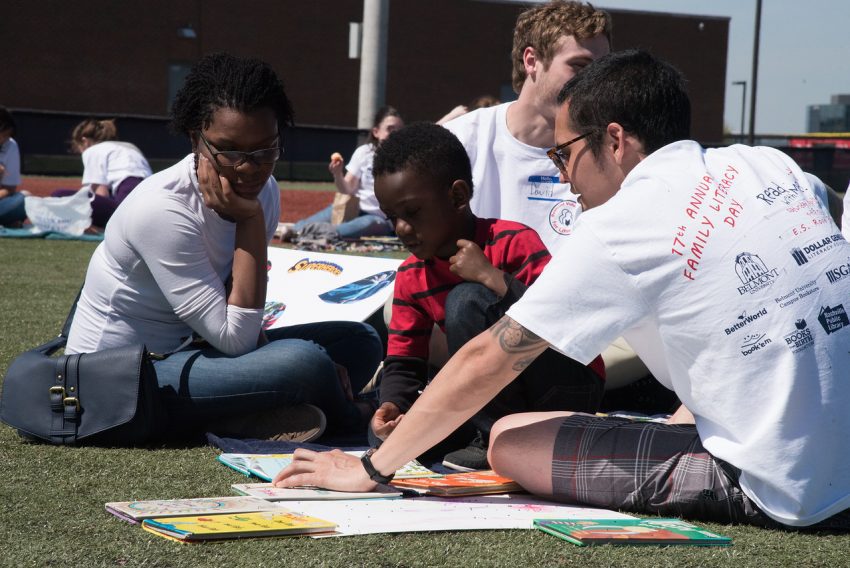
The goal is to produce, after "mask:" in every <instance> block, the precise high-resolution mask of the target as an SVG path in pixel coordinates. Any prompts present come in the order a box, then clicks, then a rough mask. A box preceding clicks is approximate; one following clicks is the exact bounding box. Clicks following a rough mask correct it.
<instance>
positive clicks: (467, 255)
mask: <svg viewBox="0 0 850 568" xmlns="http://www.w3.org/2000/svg"><path fill="white" fill-rule="evenodd" d="M449 263H450V265H451V266H450V267H449V270H451V271H452V272H453V273H455V274H457V275H458V276H460V277H461V278H463V279H464V280H466V281H467V282H478V283H479V284H483V285H484V286H486V287H487V288H489V289H490V290H492V291H493V292H495V293H496V295H498V296H499V297H501V296H504V295H505V293H506V292H507V291H508V286H507V284H505V278H504V273H503V272H502V271H501V270H499V269H498V268H496V267H495V266H493V265H492V264H490V261H489V260H487V257H486V256H484V252H483V251H482V250H481V247H479V246H478V245H477V244H475V243H473V242H472V241H467V240H466V239H460V240H459V241H458V242H457V252H456V253H455V255H454V256H453V257H451V258H450V259H449Z"/></svg>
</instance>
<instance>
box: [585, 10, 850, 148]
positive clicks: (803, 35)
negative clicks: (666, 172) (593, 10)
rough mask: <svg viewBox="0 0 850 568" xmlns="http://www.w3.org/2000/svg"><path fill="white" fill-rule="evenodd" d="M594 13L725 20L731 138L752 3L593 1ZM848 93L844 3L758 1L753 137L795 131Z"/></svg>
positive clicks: (848, 16) (848, 30)
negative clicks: (817, 108)
mask: <svg viewBox="0 0 850 568" xmlns="http://www.w3.org/2000/svg"><path fill="white" fill-rule="evenodd" d="M592 3H593V5H594V6H596V7H598V8H621V9H628V10H643V11H652V12H655V11H658V12H672V13H677V14H701V15H706V16H728V17H730V18H731V20H730V22H729V47H728V64H727V70H726V105H725V115H724V122H725V123H726V125H727V126H728V127H729V128H730V129H731V130H732V132H734V133H737V132H738V131H739V130H740V124H741V87H740V86H732V84H731V83H732V81H741V80H743V81H746V82H747V111H746V112H747V116H746V126H745V127H746V128H749V120H750V118H749V105H750V102H749V97H750V94H749V90H750V88H751V85H750V83H751V81H750V76H751V74H752V58H753V35H754V29H755V11H756V10H755V7H756V2H755V0H702V1H697V0H596V1H593V2H592ZM840 93H847V94H850V0H763V2H762V14H761V42H760V47H759V76H758V92H757V99H756V124H755V129H756V133H761V134H768V133H770V134H781V133H789V134H791V133H800V132H805V129H806V106H807V105H812V104H825V103H829V101H830V96H831V95H834V94H840Z"/></svg>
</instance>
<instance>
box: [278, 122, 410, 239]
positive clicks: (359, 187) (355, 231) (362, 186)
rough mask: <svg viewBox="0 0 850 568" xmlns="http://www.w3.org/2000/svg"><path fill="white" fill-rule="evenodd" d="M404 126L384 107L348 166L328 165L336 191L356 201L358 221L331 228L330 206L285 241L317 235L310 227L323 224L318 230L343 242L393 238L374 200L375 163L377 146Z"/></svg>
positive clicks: (293, 230) (335, 162) (336, 161)
mask: <svg viewBox="0 0 850 568" xmlns="http://www.w3.org/2000/svg"><path fill="white" fill-rule="evenodd" d="M402 126H404V121H403V120H402V118H401V114H399V112H398V111H397V110H396V109H395V108H393V107H391V106H385V107H383V108H381V109H379V110H378V112H377V113H375V120H374V121H373V123H372V129H371V130H370V131H369V141H368V142H367V143H366V144H363V145H362V146H359V147H358V148H357V149H356V150H355V151H354V154H352V156H351V159H350V160H349V161H348V165H346V164H345V162H344V161H343V160H342V159H341V158H338V159H332V160H331V161H330V163H329V164H328V171H330V173H331V175H333V178H334V184H335V185H336V189H337V191H338V192H339V193H342V194H344V195H351V196H355V197H356V198H357V202H358V207H359V212H358V215H357V216H356V217H354V218H353V219H351V220H349V221H345V222H343V223H340V224H338V225H330V224H329V223H330V222H331V214H332V211H333V205H328V206H327V207H326V208H324V209H322V210H321V211H319V212H318V213H314V214H313V215H311V216H310V217H307V218H306V219H302V220H300V221H298V222H297V223H295V225H293V226H292V227H291V228H289V229H288V231H289V232H288V233H286V234H284V235H283V237H282V238H283V239H284V240H291V239H293V238H295V237H296V236H303V234H302V232H303V231H305V230H308V231H309V232H310V234H316V233H317V232H316V231H315V230H314V229H316V228H317V227H316V226H313V227H308V225H311V224H313V223H321V225H319V227H321V231H322V232H323V234H327V233H328V232H329V233H331V234H333V235H334V236H338V237H339V238H342V239H356V238H359V237H382V236H386V235H391V234H392V233H393V228H392V224H391V223H390V222H389V221H388V220H387V218H386V216H385V215H384V214H383V212H382V211H381V208H380V207H379V206H378V200H377V199H376V198H375V180H374V178H373V177H372V162H373V161H374V159H375V150H376V149H377V148H378V146H380V145H381V143H382V142H383V141H384V140H386V139H387V136H389V135H390V134H392V133H393V132H395V131H396V130H398V129H399V128H401V127H402ZM335 157H336V156H335Z"/></svg>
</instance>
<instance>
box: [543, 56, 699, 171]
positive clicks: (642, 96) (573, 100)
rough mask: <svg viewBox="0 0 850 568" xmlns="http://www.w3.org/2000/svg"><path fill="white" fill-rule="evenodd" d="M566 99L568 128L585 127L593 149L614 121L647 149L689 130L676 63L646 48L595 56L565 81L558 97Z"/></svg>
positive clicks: (688, 110)
mask: <svg viewBox="0 0 850 568" xmlns="http://www.w3.org/2000/svg"><path fill="white" fill-rule="evenodd" d="M566 101H569V103H570V128H571V129H572V130H573V131H575V132H576V134H584V133H586V132H591V133H592V134H591V135H590V136H588V137H587V145H588V146H589V147H590V149H591V151H592V152H593V154H594V155H596V156H598V155H599V150H600V148H601V147H602V137H603V134H604V132H605V129H606V127H607V126H608V125H609V124H610V123H612V122H616V123H619V124H620V125H622V127H623V128H624V129H625V130H626V132H629V133H631V134H633V135H635V136H636V137H637V138H638V139H639V140H640V141H641V143H642V144H643V148H644V150H645V151H646V153H647V154H649V153H651V152H654V151H655V150H657V149H659V148H661V147H662V146H666V145H667V144H670V143H672V142H676V141H677V140H687V139H689V138H690V132H691V102H690V99H689V98H688V93H687V90H686V88H685V79H684V77H683V76H682V74H681V73H680V72H679V70H678V69H676V68H675V67H673V66H672V65H670V64H669V63H667V62H665V61H662V60H660V59H658V58H656V57H654V56H653V55H652V54H650V53H649V52H646V51H643V50H638V49H629V50H626V51H618V52H614V53H610V54H608V55H606V56H604V57H601V58H599V59H597V60H596V61H594V62H593V63H591V64H590V65H588V66H587V67H585V68H584V70H582V72H581V73H579V74H577V75H576V76H575V77H573V78H572V79H570V80H569V81H567V83H566V85H564V87H563V88H562V89H561V92H560V93H559V95H558V103H559V104H564V102H566Z"/></svg>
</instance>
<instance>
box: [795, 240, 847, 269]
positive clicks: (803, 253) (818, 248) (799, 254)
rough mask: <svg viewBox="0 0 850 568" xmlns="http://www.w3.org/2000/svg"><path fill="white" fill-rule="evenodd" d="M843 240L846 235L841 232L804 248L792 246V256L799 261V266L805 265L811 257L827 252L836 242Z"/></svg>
mask: <svg viewBox="0 0 850 568" xmlns="http://www.w3.org/2000/svg"><path fill="white" fill-rule="evenodd" d="M843 240H844V236H843V235H842V234H841V233H836V234H834V235H830V236H828V237H824V238H822V239H818V240H816V241H814V242H811V243H809V244H807V245H806V246H804V247H803V248H802V249H800V248H797V247H794V248H792V249H791V256H792V257H794V261H795V262H796V263H797V266H803V265H804V264H806V263H807V262H809V260H810V259H812V258H815V257H816V256H818V255H821V254H823V253H825V252H826V251H828V250H829V249H831V248H833V247H834V246H835V243H837V242H838V241H843Z"/></svg>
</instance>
